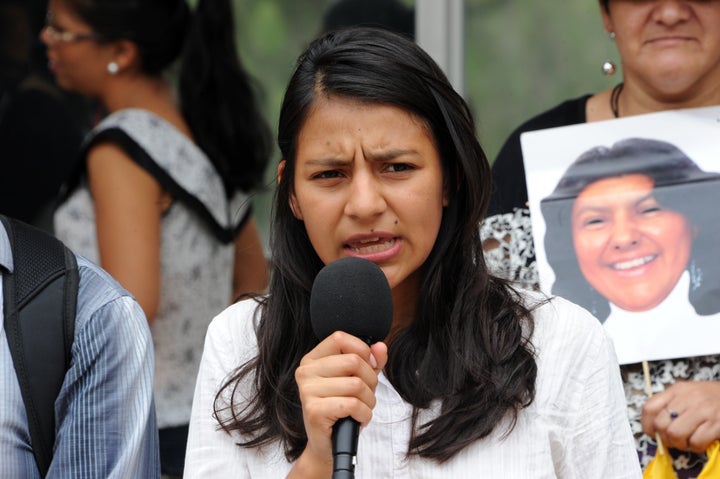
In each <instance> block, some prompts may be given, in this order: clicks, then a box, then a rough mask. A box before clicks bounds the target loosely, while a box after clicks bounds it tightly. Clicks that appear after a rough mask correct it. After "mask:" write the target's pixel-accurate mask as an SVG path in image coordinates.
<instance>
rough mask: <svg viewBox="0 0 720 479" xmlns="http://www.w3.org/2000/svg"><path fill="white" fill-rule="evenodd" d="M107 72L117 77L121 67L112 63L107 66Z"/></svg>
mask: <svg viewBox="0 0 720 479" xmlns="http://www.w3.org/2000/svg"><path fill="white" fill-rule="evenodd" d="M107 71H108V73H109V74H111V75H117V73H118V72H119V71H120V65H118V64H117V63H116V62H110V63H108V65H107Z"/></svg>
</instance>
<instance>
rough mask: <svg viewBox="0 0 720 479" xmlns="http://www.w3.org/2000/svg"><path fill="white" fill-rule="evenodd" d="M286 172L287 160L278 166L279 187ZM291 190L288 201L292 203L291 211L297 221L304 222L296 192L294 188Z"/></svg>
mask: <svg viewBox="0 0 720 479" xmlns="http://www.w3.org/2000/svg"><path fill="white" fill-rule="evenodd" d="M284 172H285V160H282V161H281V162H280V163H279V164H278V170H277V183H278V185H279V184H280V183H281V182H282V180H283V173H284ZM289 190H290V198H289V199H288V201H289V202H290V209H291V210H292V212H293V216H295V218H297V219H299V220H300V221H302V220H303V215H302V211H301V210H300V207H299V206H298V204H297V198H296V197H295V192H294V191H293V189H292V188H290V189H289Z"/></svg>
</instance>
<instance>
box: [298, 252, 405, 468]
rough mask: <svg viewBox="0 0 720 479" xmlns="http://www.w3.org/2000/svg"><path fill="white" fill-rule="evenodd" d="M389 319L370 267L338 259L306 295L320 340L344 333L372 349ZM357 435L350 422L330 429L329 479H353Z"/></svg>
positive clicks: (384, 290) (379, 277)
mask: <svg viewBox="0 0 720 479" xmlns="http://www.w3.org/2000/svg"><path fill="white" fill-rule="evenodd" d="M392 317H393V304H392V294H391V292H390V285H388V282H387V279H386V278H385V273H383V272H382V270H381V269H380V267H378V266H377V265H376V264H375V263H373V262H371V261H368V260H365V259H361V258H355V257H348V258H342V259H339V260H337V261H333V262H332V263H329V264H328V265H326V266H325V267H324V268H323V269H321V270H320V272H319V273H318V274H317V277H316V278H315V281H314V282H313V286H312V291H311V293H310V320H311V322H312V327H313V331H314V332H315V335H316V336H317V337H318V338H319V339H320V340H323V339H325V338H326V337H327V336H329V335H330V334H332V333H333V332H335V331H344V332H346V333H348V334H352V335H353V336H356V337H358V338H360V339H362V340H363V341H365V342H366V343H368V344H372V343H374V342H377V341H379V340H382V339H384V338H385V336H387V335H388V332H389V331H390V325H391V324H392ZM359 434H360V424H359V423H358V422H357V421H355V420H354V419H353V418H352V417H346V418H342V419H339V420H338V421H337V422H336V423H335V425H334V426H333V434H332V448H333V476H332V477H333V479H352V478H354V477H355V458H356V456H357V445H358V436H359Z"/></svg>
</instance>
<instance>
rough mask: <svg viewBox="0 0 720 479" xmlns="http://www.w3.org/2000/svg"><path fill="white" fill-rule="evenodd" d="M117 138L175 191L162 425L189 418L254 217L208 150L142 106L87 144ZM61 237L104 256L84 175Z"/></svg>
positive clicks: (163, 297) (167, 237)
mask: <svg viewBox="0 0 720 479" xmlns="http://www.w3.org/2000/svg"><path fill="white" fill-rule="evenodd" d="M99 141H111V142H113V143H114V144H116V145H118V146H119V147H121V148H122V149H123V150H124V151H125V152H126V153H127V154H128V156H130V157H131V158H132V159H133V160H134V161H135V162H137V163H138V165H140V166H141V167H142V168H144V169H145V170H146V171H148V172H149V173H150V174H151V175H152V176H153V177H154V178H155V179H156V180H157V181H158V182H159V183H160V185H161V186H162V187H163V188H164V189H165V190H166V191H168V192H169V193H170V195H171V196H172V198H173V202H172V205H171V206H170V208H169V209H168V210H167V211H166V212H165V213H164V214H163V217H162V223H161V240H160V241H161V244H160V273H161V280H160V283H161V290H160V303H159V306H158V312H157V316H156V317H155V320H154V321H153V323H152V325H151V331H152V336H153V342H154V346H155V403H156V406H157V417H158V426H159V427H160V428H166V427H173V426H181V425H185V424H188V422H189V419H190V408H191V405H192V397H193V391H194V386H195V377H196V375H197V371H198V366H199V363H200V357H201V355H202V349H203V342H204V338H205V331H206V329H207V326H208V324H209V323H210V320H211V319H212V318H213V317H214V316H215V315H216V314H217V313H219V312H220V311H222V310H223V309H224V308H226V307H227V306H228V304H230V300H231V294H232V275H233V262H234V247H233V242H232V241H233V238H234V237H235V235H236V232H237V231H239V229H240V228H241V226H242V225H243V224H244V221H245V220H246V219H247V218H248V217H249V216H250V201H249V197H248V196H246V195H244V194H241V193H236V194H235V196H233V197H232V198H231V199H230V200H228V199H227V197H226V194H225V188H224V186H223V183H222V181H221V179H220V177H219V176H218V174H217V172H216V170H215V167H214V166H213V165H212V163H211V162H210V160H209V159H208V158H207V156H206V155H205V154H204V153H203V152H202V151H201V150H199V149H198V148H197V146H195V144H194V143H192V142H191V141H190V140H189V139H188V138H187V137H186V136H185V135H183V134H182V133H181V132H180V131H178V130H177V129H176V128H175V127H173V126H172V125H170V124H169V123H167V122H166V121H164V120H162V119H161V118H159V117H157V116H155V115H154V114H152V113H150V112H148V111H146V110H140V109H128V110H122V111H119V112H116V113H114V114H112V115H110V116H109V117H107V118H106V119H105V120H104V121H102V122H101V123H100V124H99V125H98V126H97V127H96V128H95V129H94V130H93V131H92V132H91V133H90V135H89V137H88V138H87V139H86V141H85V144H84V148H83V151H84V152H87V151H88V149H89V148H90V147H91V146H92V145H93V144H96V143H97V142H99ZM55 231H56V234H57V236H58V237H59V238H60V239H61V240H62V241H64V242H65V244H67V245H68V246H69V247H70V248H71V249H73V250H74V251H75V252H77V253H78V254H81V255H83V256H85V257H86V258H88V259H90V260H91V261H94V262H98V261H99V256H98V246H97V237H96V229H95V212H94V208H93V200H92V197H91V195H90V191H89V189H88V186H87V182H86V181H85V179H81V181H80V183H79V184H78V185H77V187H75V188H74V189H73V190H72V191H71V193H70V195H69V197H68V198H67V200H66V201H65V202H64V203H63V204H62V205H61V206H60V208H59V209H58V211H57V212H56V214H55Z"/></svg>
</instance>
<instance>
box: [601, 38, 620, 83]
mask: <svg viewBox="0 0 720 479" xmlns="http://www.w3.org/2000/svg"><path fill="white" fill-rule="evenodd" d="M608 36H609V37H610V41H612V42H614V41H615V32H610V33H609V34H608ZM616 71H617V66H616V65H615V63H614V62H613V61H612V60H609V59H608V60H605V61H604V62H603V64H602V72H603V75H605V76H606V77H609V76H613V75H614V74H615V72H616Z"/></svg>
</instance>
